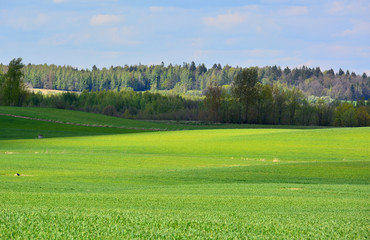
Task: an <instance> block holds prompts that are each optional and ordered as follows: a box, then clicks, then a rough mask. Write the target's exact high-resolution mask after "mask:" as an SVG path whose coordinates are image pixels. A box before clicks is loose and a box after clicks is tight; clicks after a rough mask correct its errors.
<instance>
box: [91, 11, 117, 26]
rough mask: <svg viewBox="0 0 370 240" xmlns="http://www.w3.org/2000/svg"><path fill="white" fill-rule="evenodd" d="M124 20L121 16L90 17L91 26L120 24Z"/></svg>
mask: <svg viewBox="0 0 370 240" xmlns="http://www.w3.org/2000/svg"><path fill="white" fill-rule="evenodd" d="M123 20H124V17H123V16H121V15H109V14H99V15H95V16H92V17H91V19H90V24H91V25H95V26H96V25H105V24H111V23H120V22H122V21H123Z"/></svg>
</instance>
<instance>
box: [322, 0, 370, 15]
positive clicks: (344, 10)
mask: <svg viewBox="0 0 370 240" xmlns="http://www.w3.org/2000/svg"><path fill="white" fill-rule="evenodd" d="M369 10H370V2H369V1H368V0H356V1H355V0H354V1H334V2H332V3H331V5H330V6H329V9H328V12H329V13H330V14H333V15H338V14H346V15H348V14H366V15H368V13H369Z"/></svg>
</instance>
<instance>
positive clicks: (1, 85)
mask: <svg viewBox="0 0 370 240" xmlns="http://www.w3.org/2000/svg"><path fill="white" fill-rule="evenodd" d="M23 67H24V65H23V63H22V58H17V59H13V60H12V61H11V62H10V63H9V66H8V70H7V73H5V74H4V75H0V92H1V93H0V97H1V102H2V104H3V105H7V106H21V105H22V103H23V101H24V100H25V98H26V96H27V91H26V87H25V85H24V83H23V81H22V78H23V72H22V68H23Z"/></svg>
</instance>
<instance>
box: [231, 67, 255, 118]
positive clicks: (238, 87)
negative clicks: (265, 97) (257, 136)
mask: <svg viewBox="0 0 370 240" xmlns="http://www.w3.org/2000/svg"><path fill="white" fill-rule="evenodd" d="M257 82H258V70H257V68H247V69H243V70H242V71H241V72H240V73H239V74H238V75H237V76H236V77H235V79H234V82H233V85H232V89H231V91H232V95H233V96H234V97H235V98H236V99H238V101H239V102H240V103H241V104H242V105H243V106H244V107H245V115H244V118H245V122H247V123H248V115H249V109H250V108H251V107H253V106H254V105H255V103H256V100H257V93H258V89H257V86H256V84H257Z"/></svg>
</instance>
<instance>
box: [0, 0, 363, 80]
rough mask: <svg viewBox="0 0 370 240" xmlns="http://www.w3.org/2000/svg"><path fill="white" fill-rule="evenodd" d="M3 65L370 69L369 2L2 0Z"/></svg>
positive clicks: (0, 58) (0, 37) (0, 40)
mask: <svg viewBox="0 0 370 240" xmlns="http://www.w3.org/2000/svg"><path fill="white" fill-rule="evenodd" d="M0 6H1V7H0V62H1V63H6V64H7V63H9V61H10V60H11V59H13V58H16V57H22V58H23V62H24V63H26V64H27V63H34V64H44V63H47V64H57V65H72V66H74V67H78V68H91V67H92V66H93V65H94V64H95V65H97V66H98V67H100V68H101V67H110V66H111V65H113V66H117V65H125V64H128V65H134V64H139V63H142V64H160V63H161V62H162V61H163V62H164V63H165V64H166V65H168V64H170V63H172V64H182V63H183V62H191V61H195V62H196V63H197V64H198V63H205V64H206V66H212V65H213V64H214V63H221V64H222V65H224V64H229V65H232V66H236V65H238V66H243V67H248V66H266V65H278V66H281V67H285V66H289V67H297V66H302V65H306V66H310V67H316V66H319V67H321V68H322V69H329V68H333V69H334V70H335V71H337V70H338V69H339V68H343V69H344V70H346V69H349V70H350V71H355V72H356V73H359V74H360V73H362V72H367V73H368V74H369V75H370V14H369V13H370V1H369V0H328V1H325V0H295V1H291V0H251V1H247V0H135V1H133V0H131V1H129V0H0Z"/></svg>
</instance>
